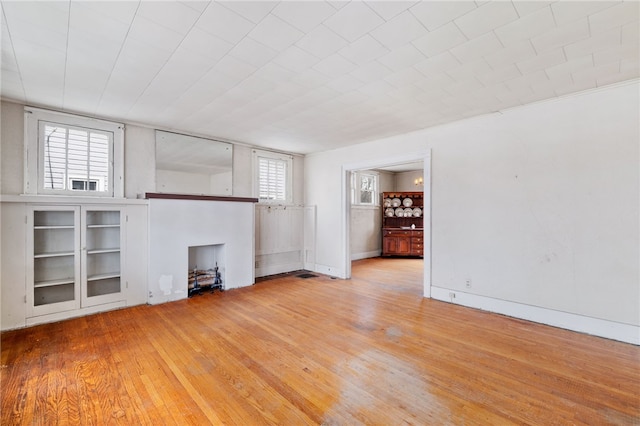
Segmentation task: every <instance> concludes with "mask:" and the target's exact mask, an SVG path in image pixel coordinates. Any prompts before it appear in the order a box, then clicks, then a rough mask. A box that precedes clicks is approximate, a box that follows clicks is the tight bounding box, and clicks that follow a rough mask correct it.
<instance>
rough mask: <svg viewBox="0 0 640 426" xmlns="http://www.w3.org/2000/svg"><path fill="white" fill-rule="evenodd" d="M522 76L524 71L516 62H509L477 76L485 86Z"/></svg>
mask: <svg viewBox="0 0 640 426" xmlns="http://www.w3.org/2000/svg"><path fill="white" fill-rule="evenodd" d="M520 76H522V73H521V72H520V70H519V69H518V67H516V65H515V64H509V65H507V66H505V67H502V68H498V69H496V70H491V71H490V72H486V73H480V74H478V75H477V78H478V80H480V81H481V82H482V84H484V85H485V86H492V85H494V84H498V83H502V82H504V81H507V80H511V79H513V78H518V77H520Z"/></svg>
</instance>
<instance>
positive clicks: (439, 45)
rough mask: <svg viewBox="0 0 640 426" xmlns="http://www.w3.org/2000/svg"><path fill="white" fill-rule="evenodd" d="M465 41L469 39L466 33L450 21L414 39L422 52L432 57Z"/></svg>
mask: <svg viewBox="0 0 640 426" xmlns="http://www.w3.org/2000/svg"><path fill="white" fill-rule="evenodd" d="M465 41H467V38H466V37H465V36H464V34H462V33H461V32H460V30H459V29H458V27H457V26H456V25H455V24H453V23H450V24H447V25H445V26H443V27H440V28H438V29H437V30H434V31H431V32H430V33H428V34H426V35H425V36H423V37H421V38H419V39H417V40H414V41H413V44H414V45H415V46H416V47H417V48H418V49H420V51H421V52H422V53H424V54H425V55H427V56H429V57H430V56H436V55H437V54H439V53H442V52H444V51H446V50H449V49H451V48H452V47H455V46H457V45H459V44H462V43H464V42H465Z"/></svg>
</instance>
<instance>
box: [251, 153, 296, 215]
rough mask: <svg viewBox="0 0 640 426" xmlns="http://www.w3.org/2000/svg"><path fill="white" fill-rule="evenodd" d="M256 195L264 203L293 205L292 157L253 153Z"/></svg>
mask: <svg viewBox="0 0 640 426" xmlns="http://www.w3.org/2000/svg"><path fill="white" fill-rule="evenodd" d="M253 162H254V171H255V176H256V179H255V181H254V182H255V183H254V195H255V196H256V197H257V198H258V200H259V201H260V202H263V203H279V204H284V203H287V204H291V203H292V199H293V197H292V194H291V188H292V180H291V168H292V163H293V160H292V157H291V156H290V155H285V154H278V153H273V152H268V151H259V150H254V151H253Z"/></svg>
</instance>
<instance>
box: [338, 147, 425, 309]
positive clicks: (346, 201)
mask: <svg viewBox="0 0 640 426" xmlns="http://www.w3.org/2000/svg"><path fill="white" fill-rule="evenodd" d="M418 161H422V162H423V164H424V166H423V167H424V169H423V173H422V176H423V185H424V189H423V191H424V206H425V208H424V209H423V210H424V211H423V217H424V259H423V260H424V262H423V263H424V273H423V296H424V297H431V152H430V151H427V152H424V151H423V152H415V153H407V154H403V155H399V156H397V157H391V158H384V159H379V160H370V161H363V162H358V163H350V164H345V165H343V167H342V195H343V197H342V201H343V207H344V208H343V209H342V211H343V216H342V220H341V222H342V236H343V244H342V247H343V253H344V256H345V258H344V265H345V278H347V279H348V278H351V261H352V259H351V249H350V248H351V235H350V234H351V172H354V171H360V170H369V169H380V168H389V167H392V166H398V165H402V164H407V163H415V162H418Z"/></svg>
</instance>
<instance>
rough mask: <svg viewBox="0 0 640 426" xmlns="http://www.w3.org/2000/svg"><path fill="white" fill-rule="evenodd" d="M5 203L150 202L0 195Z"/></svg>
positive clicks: (121, 199) (73, 196)
mask: <svg viewBox="0 0 640 426" xmlns="http://www.w3.org/2000/svg"><path fill="white" fill-rule="evenodd" d="M0 202H3V203H41V204H148V200H140V199H134V198H114V197H108V198H107V197H89V196H78V195H35V194H19V195H4V194H3V195H0Z"/></svg>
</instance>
